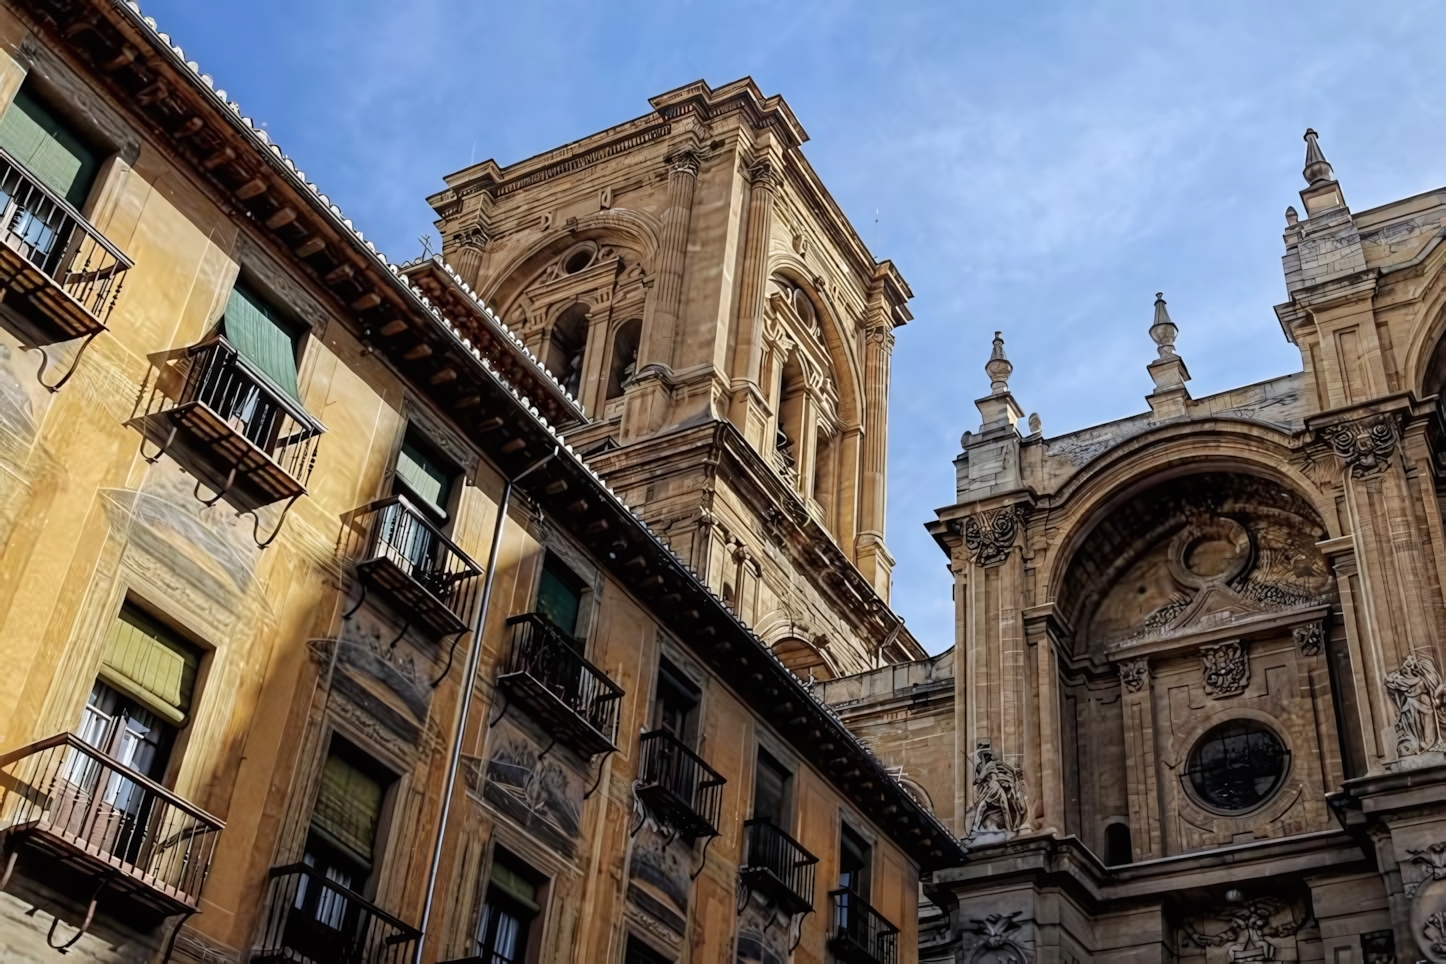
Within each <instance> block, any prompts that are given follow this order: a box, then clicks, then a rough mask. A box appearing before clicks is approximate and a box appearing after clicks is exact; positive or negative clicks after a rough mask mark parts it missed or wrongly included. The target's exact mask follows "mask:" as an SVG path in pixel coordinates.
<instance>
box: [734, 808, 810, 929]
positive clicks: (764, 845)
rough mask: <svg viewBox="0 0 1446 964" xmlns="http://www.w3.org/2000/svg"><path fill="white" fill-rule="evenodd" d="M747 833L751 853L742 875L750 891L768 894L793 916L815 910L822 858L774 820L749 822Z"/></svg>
mask: <svg viewBox="0 0 1446 964" xmlns="http://www.w3.org/2000/svg"><path fill="white" fill-rule="evenodd" d="M743 832H744V835H745V837H746V838H747V850H746V851H745V854H744V858H743V866H742V867H741V868H740V869H739V874H740V875H741V876H742V878H743V881H744V883H745V884H746V885H747V886H748V887H749V889H751V890H758V891H763V892H765V893H766V894H767V895H768V896H770V897H772V898H773V900H774V902H775V903H777V904H778V905H779V906H780V907H783V908H784V909H786V910H787V911H788V912H789V913H795V914H798V913H803V912H804V911H807V910H812V909H813V874H814V865H816V864H817V863H818V858H817V857H815V856H814V855H813V854H811V853H809V852H808V851H807V850H804V849H803V846H802V845H801V844H800V843H799V842H798V841H797V840H794V839H793V838H792V837H790V836H789V835H788V834H786V833H784V832H783V830H782V829H780V828H779V827H778V826H776V825H775V824H774V823H773V821H771V820H765V819H755V820H749V821H747V822H746V823H744V824H743Z"/></svg>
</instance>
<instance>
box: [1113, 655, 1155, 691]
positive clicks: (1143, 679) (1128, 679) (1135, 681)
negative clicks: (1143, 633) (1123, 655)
mask: <svg viewBox="0 0 1446 964" xmlns="http://www.w3.org/2000/svg"><path fill="white" fill-rule="evenodd" d="M1149 679H1150V661H1149V660H1148V659H1132V660H1127V661H1126V662H1123V663H1121V664H1120V682H1121V683H1123V684H1124V685H1125V691H1126V692H1128V693H1138V692H1139V691H1140V690H1142V689H1144V687H1145V683H1147V682H1148V681H1149Z"/></svg>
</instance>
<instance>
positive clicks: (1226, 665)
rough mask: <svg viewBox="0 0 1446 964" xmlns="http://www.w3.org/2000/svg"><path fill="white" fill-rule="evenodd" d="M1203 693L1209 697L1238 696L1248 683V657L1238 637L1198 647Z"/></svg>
mask: <svg viewBox="0 0 1446 964" xmlns="http://www.w3.org/2000/svg"><path fill="white" fill-rule="evenodd" d="M1200 662H1201V672H1202V673H1203V675H1204V677H1205V695H1206V696H1208V697H1210V698H1211V699H1216V700H1219V699H1224V698H1226V697H1229V696H1239V695H1240V694H1241V693H1244V692H1245V687H1246V686H1248V685H1249V683H1250V659H1249V657H1248V656H1247V654H1246V651H1245V644H1244V643H1243V642H1241V641H1240V640H1238V639H1232V640H1230V641H1229V642H1224V643H1218V644H1216V645H1214V646H1201V647H1200Z"/></svg>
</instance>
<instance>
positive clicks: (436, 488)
mask: <svg viewBox="0 0 1446 964" xmlns="http://www.w3.org/2000/svg"><path fill="white" fill-rule="evenodd" d="M397 478H398V479H400V480H401V481H402V482H403V483H404V484H405V485H406V487H407V489H408V490H409V491H410V492H411V493H412V494H413V495H415V496H417V498H419V499H421V500H423V501H424V502H426V503H427V504H429V505H430V506H431V507H432V508H434V509H436V510H437V511H438V512H440V513H441V514H442V515H443V516H445V515H446V514H447V511H446V505H447V497H448V496H449V495H450V494H451V493H450V492H449V491H448V490H449V489H451V487H452V485H451V483H452V479H451V474H450V473H449V472H447V471H446V470H445V469H443V468H442V466H440V465H438V464H437V460H436V459H433V458H429V457H428V456H427V455H426V454H425V453H424V452H422V451H421V450H420V449H418V448H417V447H416V446H415V445H413V444H412V443H411V442H410V441H405V442H403V443H402V451H401V453H400V454H398V455H397Z"/></svg>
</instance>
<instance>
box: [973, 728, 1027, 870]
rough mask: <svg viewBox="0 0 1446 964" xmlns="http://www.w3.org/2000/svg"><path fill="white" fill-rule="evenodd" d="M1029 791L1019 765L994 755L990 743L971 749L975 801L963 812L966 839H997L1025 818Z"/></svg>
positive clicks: (1012, 831) (1009, 833) (978, 841)
mask: <svg viewBox="0 0 1446 964" xmlns="http://www.w3.org/2000/svg"><path fill="white" fill-rule="evenodd" d="M1028 813H1029V794H1028V792H1027V791H1026V789H1025V786H1024V774H1023V773H1021V772H1020V770H1019V768H1018V767H1016V766H1013V765H1012V764H1009V763H1006V762H1004V761H1003V760H996V759H995V758H994V751H993V750H992V749H990V746H989V743H988V742H987V741H986V742H981V743H980V744H979V746H978V748H977V749H976V750H975V751H974V805H973V806H972V807H970V808H969V812H968V814H966V815H965V838H964V839H965V842H966V843H975V844H985V843H998V842H1001V841H1004V840H1008V839H1009V838H1010V837H1013V836H1014V835H1015V834H1016V833H1018V832H1019V831H1020V830H1021V829H1023V828H1024V825H1025V822H1026V821H1027V820H1028Z"/></svg>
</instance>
